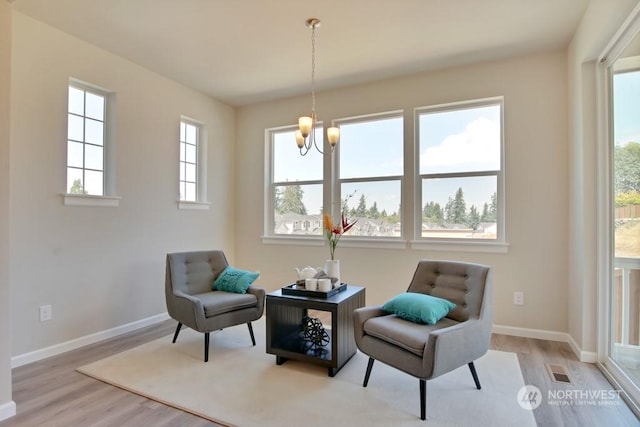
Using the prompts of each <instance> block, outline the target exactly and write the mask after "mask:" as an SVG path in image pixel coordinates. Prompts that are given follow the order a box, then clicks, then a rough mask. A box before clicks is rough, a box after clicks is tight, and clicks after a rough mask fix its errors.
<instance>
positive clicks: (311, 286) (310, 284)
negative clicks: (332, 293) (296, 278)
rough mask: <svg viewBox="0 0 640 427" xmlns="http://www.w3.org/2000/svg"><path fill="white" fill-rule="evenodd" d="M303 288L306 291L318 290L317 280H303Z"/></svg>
mask: <svg viewBox="0 0 640 427" xmlns="http://www.w3.org/2000/svg"><path fill="white" fill-rule="evenodd" d="M304 288H305V289H306V290H308V291H315V290H316V289H318V279H305V281H304Z"/></svg>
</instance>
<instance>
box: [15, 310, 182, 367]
mask: <svg viewBox="0 0 640 427" xmlns="http://www.w3.org/2000/svg"><path fill="white" fill-rule="evenodd" d="M167 319H170V317H169V314H168V313H166V312H165V313H162V314H158V315H155V316H151V317H147V318H145V319H141V320H137V321H135V322H131V323H127V324H126V325H121V326H117V327H115V328H111V329H107V330H106V331H101V332H96V333H95V334H90V335H85V336H83V337H79V338H75V339H72V340H70V341H66V342H63V343H60V344H55V345H52V346H50V347H45V348H42V349H40V350H35V351H32V352H29V353H24V354H19V355H17V356H13V357H12V358H11V368H17V367H19V366H22V365H26V364H28V363H33V362H37V361H38V360H42V359H46V358H47V357H51V356H56V355H58V354H61V353H64V352H67V351H70V350H75V349H77V348H80V347H84V346H86V345H89V344H94V343H97V342H99V341H103V340H106V339H109V338H113V337H116V336H118V335H122V334H126V333H127V332H131V331H135V330H136V329H140V328H144V327H146V326H150V325H154V324H156V323H159V322H162V321H165V320H167Z"/></svg>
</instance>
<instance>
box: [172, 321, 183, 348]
mask: <svg viewBox="0 0 640 427" xmlns="http://www.w3.org/2000/svg"><path fill="white" fill-rule="evenodd" d="M180 328H182V323H180V322H178V327H177V328H176V333H175V334H173V343H174V344H175V343H176V340H177V339H178V334H179V333H180Z"/></svg>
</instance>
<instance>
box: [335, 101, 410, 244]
mask: <svg viewBox="0 0 640 427" xmlns="http://www.w3.org/2000/svg"><path fill="white" fill-rule="evenodd" d="M403 123H404V121H403V116H402V112H401V111H394V112H388V113H381V114H375V115H367V116H361V117H355V118H348V119H341V120H338V121H336V124H337V125H338V126H339V127H340V143H339V144H338V150H339V160H338V168H337V174H338V179H337V182H336V186H337V188H336V189H335V191H334V194H335V195H336V200H334V203H333V205H334V206H333V215H334V217H335V218H339V215H340V214H341V213H345V214H346V215H347V217H348V218H349V220H350V222H351V221H354V220H356V219H357V222H356V224H355V225H354V227H353V228H351V230H350V231H349V233H348V235H347V236H345V237H346V238H348V236H360V237H371V238H396V239H397V238H400V237H401V236H402V234H403V231H402V182H403V175H404V129H403V126H404V125H403Z"/></svg>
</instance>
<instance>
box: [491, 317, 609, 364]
mask: <svg viewBox="0 0 640 427" xmlns="http://www.w3.org/2000/svg"><path fill="white" fill-rule="evenodd" d="M492 332H493V333H494V334H503V335H512V336H515V337H523V338H535V339H540V340H547V341H558V342H566V343H567V344H569V347H571V350H573V353H574V354H575V355H576V357H577V358H578V360H579V361H581V362H585V363H596V362H597V361H598V354H597V353H596V352H593V351H584V350H582V349H581V348H580V346H579V345H578V344H577V343H576V342H575V340H574V339H573V337H572V336H571V335H569V334H568V333H566V332H556V331H545V330H542V329H529V328H518V327H515V326H504V325H493V329H492Z"/></svg>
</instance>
